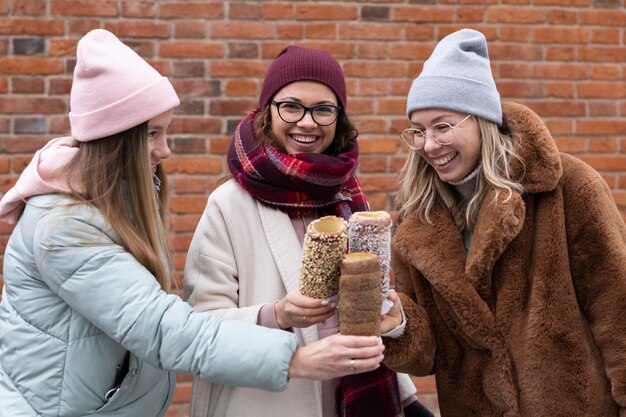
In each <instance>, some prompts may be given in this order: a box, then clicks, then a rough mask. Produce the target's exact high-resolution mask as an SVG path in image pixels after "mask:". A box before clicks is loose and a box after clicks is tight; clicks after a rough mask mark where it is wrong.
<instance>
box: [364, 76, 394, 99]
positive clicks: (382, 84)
mask: <svg viewBox="0 0 626 417" xmlns="http://www.w3.org/2000/svg"><path fill="white" fill-rule="evenodd" d="M358 86H359V87H358V92H359V95H360V96H378V97H380V96H387V95H388V94H389V81H387V80H378V79H372V78H366V79H362V80H359V84H358Z"/></svg>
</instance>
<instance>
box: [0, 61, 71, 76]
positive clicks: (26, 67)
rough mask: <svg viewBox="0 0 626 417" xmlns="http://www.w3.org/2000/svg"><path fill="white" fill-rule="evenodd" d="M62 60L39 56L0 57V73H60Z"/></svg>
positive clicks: (62, 69) (62, 68)
mask: <svg viewBox="0 0 626 417" xmlns="http://www.w3.org/2000/svg"><path fill="white" fill-rule="evenodd" d="M63 71H64V67H63V62H62V61H60V60H58V59H50V58H39V57H9V58H0V74H61V73H62V72H63Z"/></svg>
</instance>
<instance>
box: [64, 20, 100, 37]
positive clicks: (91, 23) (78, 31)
mask: <svg viewBox="0 0 626 417" xmlns="http://www.w3.org/2000/svg"><path fill="white" fill-rule="evenodd" d="M67 25H68V33H69V34H72V35H78V36H83V35H84V34H85V33H87V32H89V31H90V30H93V29H99V28H100V25H101V23H100V21H99V20H97V19H71V20H69V21H68V22H67Z"/></svg>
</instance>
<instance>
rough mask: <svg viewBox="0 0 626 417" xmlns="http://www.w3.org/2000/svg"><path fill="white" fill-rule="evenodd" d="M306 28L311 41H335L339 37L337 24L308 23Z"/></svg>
mask: <svg viewBox="0 0 626 417" xmlns="http://www.w3.org/2000/svg"><path fill="white" fill-rule="evenodd" d="M304 27H305V33H306V37H307V38H309V39H335V37H336V36H337V24H336V23H307V24H306V25H305V26H304Z"/></svg>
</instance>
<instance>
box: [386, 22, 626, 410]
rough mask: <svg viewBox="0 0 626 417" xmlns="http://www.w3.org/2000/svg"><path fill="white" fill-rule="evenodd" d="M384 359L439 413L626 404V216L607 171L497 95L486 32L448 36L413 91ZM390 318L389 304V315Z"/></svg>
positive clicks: (409, 102)
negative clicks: (569, 151)
mask: <svg viewBox="0 0 626 417" xmlns="http://www.w3.org/2000/svg"><path fill="white" fill-rule="evenodd" d="M407 117H408V118H409V122H410V127H409V128H407V129H405V130H404V131H403V132H402V139H403V140H404V142H405V143H406V144H407V146H408V147H409V148H410V151H409V156H408V158H407V161H406V164H405V165H404V167H403V168H402V171H401V175H400V190H399V193H398V217H397V226H396V229H395V231H394V236H393V241H392V247H393V254H392V267H393V269H394V272H395V279H396V288H397V290H398V300H399V301H397V302H396V305H395V306H394V308H393V309H392V311H391V313H390V318H391V319H393V320H395V323H396V324H398V323H399V322H400V317H401V315H400V311H401V310H402V311H403V312H404V316H405V317H406V320H405V322H404V323H403V324H402V325H398V327H399V328H400V329H399V330H403V333H402V335H401V336H400V337H398V338H396V339H391V338H384V342H385V345H386V351H385V361H384V363H385V364H387V365H388V366H390V367H391V368H392V369H395V370H397V371H399V372H408V373H411V374H414V375H427V374H430V373H434V374H435V375H436V378H437V390H438V394H439V403H440V409H441V416H442V417H450V416H459V417H460V416H481V417H495V416H506V417H513V416H524V417H526V416H528V417H531V416H532V417H554V416H566V415H567V416H570V417H571V416H577V417H588V416H604V417H607V416H615V417H617V416H626V321H625V320H624V317H626V226H625V225H624V221H623V219H622V218H621V216H620V213H619V211H618V210H617V208H616V206H615V202H614V201H613V198H612V196H611V192H610V191H609V189H608V187H607V185H606V184H605V182H604V181H603V179H602V177H601V176H600V175H599V174H598V173H597V172H596V171H594V170H593V169H592V168H591V167H589V166H588V165H586V164H585V163H583V162H581V161H580V160H578V159H576V158H574V157H572V156H570V155H566V154H563V153H560V152H559V151H558V149H557V148H556V145H555V143H554V139H553V138H552V136H551V135H550V132H549V131H548V129H547V128H546V126H545V124H544V123H543V122H542V120H541V119H540V118H539V116H537V115H536V114H535V113H533V112H532V111H531V110H530V109H529V108H527V107H525V106H523V105H520V104H515V103H502V104H501V103H500V98H499V94H498V91H497V90H496V86H495V83H494V80H493V76H492V74H491V69H490V64H489V57H488V53H487V44H486V40H485V37H484V36H483V35H482V34H481V33H480V32H477V31H475V30H468V29H464V30H460V31H458V32H455V33H453V34H451V35H449V36H447V37H445V38H444V39H443V40H441V42H440V43H439V44H438V45H437V47H436V48H435V50H434V52H433V54H432V56H431V57H430V58H429V59H428V60H427V61H426V63H425V64H424V69H423V71H422V73H421V74H420V75H419V77H417V79H416V80H415V81H414V82H413V85H412V86H411V89H410V91H409V95H408V98H407ZM389 321H392V320H389Z"/></svg>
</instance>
